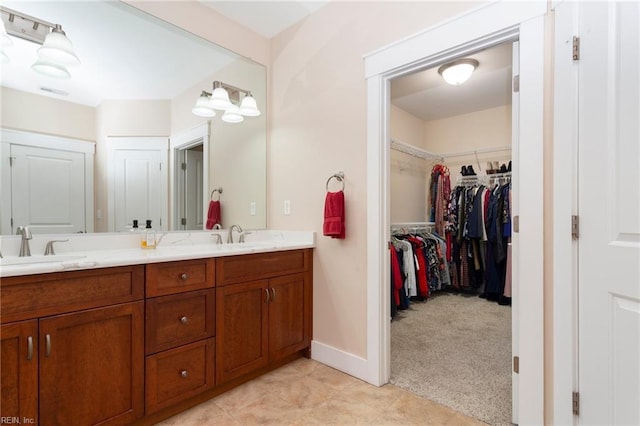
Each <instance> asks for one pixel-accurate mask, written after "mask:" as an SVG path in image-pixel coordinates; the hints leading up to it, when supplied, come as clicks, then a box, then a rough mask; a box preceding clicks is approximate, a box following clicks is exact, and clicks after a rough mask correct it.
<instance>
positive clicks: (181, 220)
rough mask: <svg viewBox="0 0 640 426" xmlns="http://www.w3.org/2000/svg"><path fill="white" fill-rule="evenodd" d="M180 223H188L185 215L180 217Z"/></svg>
mask: <svg viewBox="0 0 640 426" xmlns="http://www.w3.org/2000/svg"><path fill="white" fill-rule="evenodd" d="M180 224H181V225H183V226H184V225H186V224H187V219H185V218H184V217H183V218H182V219H180Z"/></svg>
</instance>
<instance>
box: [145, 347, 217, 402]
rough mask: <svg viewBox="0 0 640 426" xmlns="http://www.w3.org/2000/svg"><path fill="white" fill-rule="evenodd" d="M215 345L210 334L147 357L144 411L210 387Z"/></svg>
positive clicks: (182, 398) (183, 398)
mask: <svg viewBox="0 0 640 426" xmlns="http://www.w3.org/2000/svg"><path fill="white" fill-rule="evenodd" d="M214 345H215V341H214V339H213V338H211V339H207V340H202V341H199V342H196V343H192V344H189V345H186V346H181V347H179V348H177V349H170V350H168V351H165V352H160V353H158V354H156V355H152V356H148V357H147V360H146V402H147V404H146V413H147V414H150V413H154V412H156V411H158V410H160V409H162V408H164V407H167V406H169V405H173V404H175V403H177V402H179V401H182V400H185V399H188V398H191V397H192V396H195V395H197V394H199V393H201V392H204V391H206V390H207V389H210V388H211V387H213V378H214V374H213V373H214V372H213V366H214V359H213V358H214V350H215V348H214Z"/></svg>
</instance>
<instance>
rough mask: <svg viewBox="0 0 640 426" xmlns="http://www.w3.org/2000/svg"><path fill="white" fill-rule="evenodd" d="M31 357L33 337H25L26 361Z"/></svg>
mask: <svg viewBox="0 0 640 426" xmlns="http://www.w3.org/2000/svg"><path fill="white" fill-rule="evenodd" d="M32 358H33V337H32V336H29V337H27V361H31V359H32Z"/></svg>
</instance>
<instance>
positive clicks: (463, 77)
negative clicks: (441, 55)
mask: <svg viewBox="0 0 640 426" xmlns="http://www.w3.org/2000/svg"><path fill="white" fill-rule="evenodd" d="M478 65H479V62H478V61H476V60H475V59H458V60H456V61H453V62H449V63H448V64H444V65H442V66H441V67H440V68H438V74H440V75H441V76H442V78H443V79H444V81H446V82H447V83H449V84H451V85H452V86H459V85H461V84H462V83H464V82H465V81H467V80H468V79H469V77H471V74H473V72H474V71H475V69H476V68H478Z"/></svg>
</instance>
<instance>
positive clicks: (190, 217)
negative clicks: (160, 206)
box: [176, 143, 204, 229]
mask: <svg viewBox="0 0 640 426" xmlns="http://www.w3.org/2000/svg"><path fill="white" fill-rule="evenodd" d="M179 154H180V162H181V167H180V173H181V176H180V178H179V182H180V185H178V191H177V192H178V194H176V195H177V199H178V200H179V203H180V218H181V219H180V224H181V227H180V229H204V218H203V214H202V213H203V203H204V200H203V195H202V194H203V188H202V184H203V182H204V179H203V165H204V164H203V161H204V159H203V148H202V144H201V143H200V144H198V145H196V146H192V147H189V148H187V149H182V150H180V151H179Z"/></svg>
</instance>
